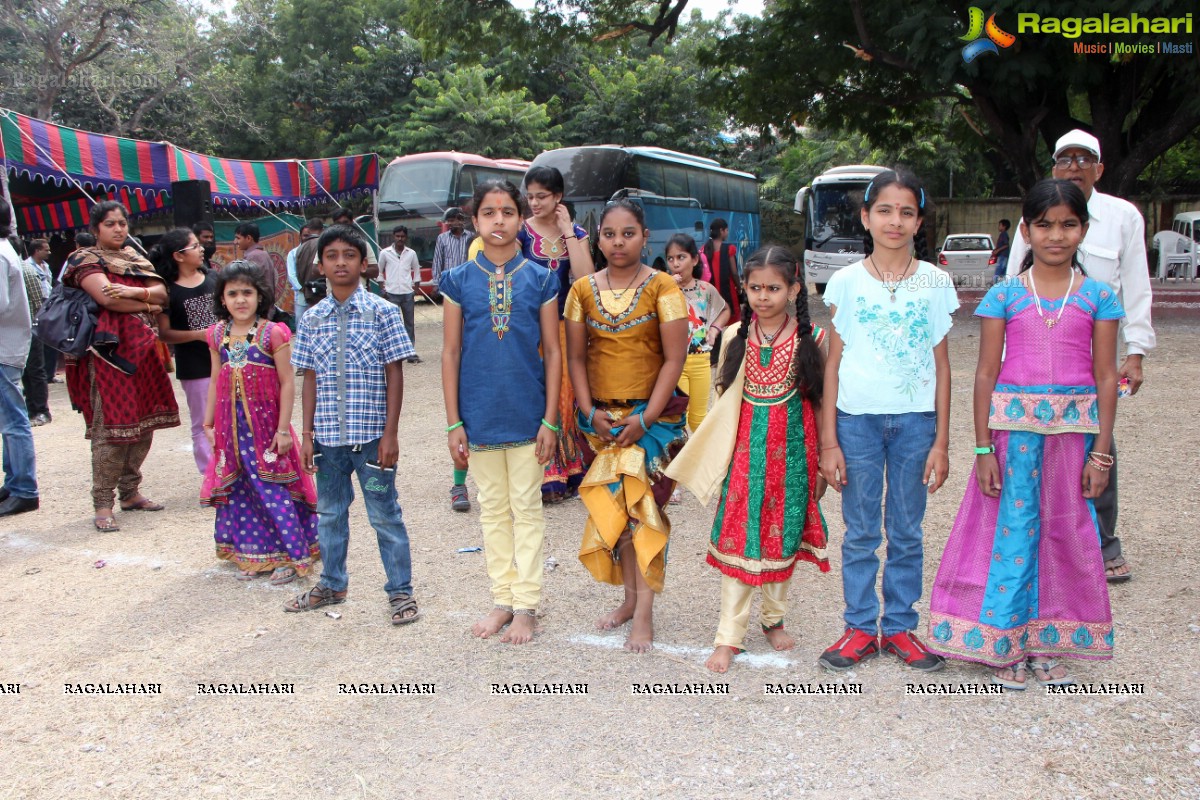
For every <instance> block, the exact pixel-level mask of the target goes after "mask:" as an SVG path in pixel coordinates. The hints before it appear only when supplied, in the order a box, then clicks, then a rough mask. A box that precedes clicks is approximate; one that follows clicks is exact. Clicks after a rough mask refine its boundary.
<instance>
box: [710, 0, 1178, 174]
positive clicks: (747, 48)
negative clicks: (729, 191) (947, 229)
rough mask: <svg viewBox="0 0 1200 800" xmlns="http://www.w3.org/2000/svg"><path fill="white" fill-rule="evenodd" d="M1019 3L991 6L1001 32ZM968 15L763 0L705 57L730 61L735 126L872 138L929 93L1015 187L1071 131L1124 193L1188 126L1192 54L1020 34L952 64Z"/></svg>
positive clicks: (941, 2)
mask: <svg viewBox="0 0 1200 800" xmlns="http://www.w3.org/2000/svg"><path fill="white" fill-rule="evenodd" d="M1026 7H1027V6H1026V5H1023V4H1021V3H1019V2H1017V0H1000V1H999V2H997V3H995V4H994V5H993V8H994V10H995V11H996V15H997V16H996V19H997V21H998V23H999V24H1000V26H1001V28H1004V29H1007V30H1010V31H1015V30H1017V26H1016V24H1015V22H1016V12H1018V11H1020V10H1024V9H1025V8H1026ZM1193 10H1194V7H1193V6H1192V5H1191V4H1190V3H1189V2H1184V1H1183V0H1159V1H1158V2H1131V3H1128V4H1126V5H1125V6H1122V9H1121V13H1123V14H1124V13H1131V12H1137V13H1140V14H1141V15H1142V16H1152V17H1155V16H1168V17H1170V16H1182V15H1183V14H1184V13H1187V12H1189V11H1193ZM1105 12H1109V13H1110V14H1111V13H1112V8H1111V4H1110V3H1107V2H1100V0H1064V2H1062V3H1059V4H1057V5H1056V6H1055V7H1054V14H1055V15H1058V16H1061V17H1099V16H1101V15H1102V14H1103V13H1105ZM968 24H969V23H968V19H967V14H966V11H965V9H964V8H963V4H960V3H956V2H949V0H917V1H916V2H912V3H908V4H906V5H905V6H904V16H897V13H896V6H894V5H890V4H886V3H870V4H868V3H864V2H862V0H777V2H775V3H773V4H772V5H770V6H769V7H768V9H767V12H766V13H765V14H764V16H763V18H762V19H759V20H754V19H749V18H742V19H741V20H740V22H739V29H738V32H737V33H736V34H734V35H732V36H730V37H727V38H725V39H724V40H722V42H721V43H720V44H719V45H718V46H717V47H714V48H712V49H711V50H710V51H708V52H707V54H706V56H705V63H707V64H709V65H713V66H716V65H722V66H724V67H726V68H729V69H730V72H729V76H730V83H729V85H728V89H727V92H728V93H727V99H728V101H729V103H730V104H731V107H735V108H736V109H737V114H738V117H739V119H741V120H742V122H743V123H745V124H749V125H757V126H766V125H777V126H780V127H782V128H783V129H785V130H794V129H795V126H797V125H799V124H815V125H817V126H819V127H822V128H829V129H839V128H845V129H848V130H855V131H860V132H863V133H866V134H867V135H868V136H869V137H870V139H871V141H872V142H885V141H887V138H886V136H887V135H893V136H900V137H901V139H903V137H905V136H908V135H911V134H915V133H916V131H912V132H911V134H906V133H905V132H904V131H903V130H900V131H897V129H896V127H895V125H894V124H893V123H894V120H895V118H896V117H897V114H895V113H894V111H895V110H897V109H903V112H902V116H903V118H905V119H910V120H911V119H913V118H915V117H919V116H922V115H928V114H930V113H932V112H933V109H934V106H933V105H932V103H933V101H935V100H937V99H943V100H945V101H947V102H949V103H951V104H953V106H954V107H955V109H956V110H957V111H958V113H959V114H961V115H962V117H963V119H964V121H965V122H966V123H967V124H968V125H969V126H970V127H971V128H972V129H973V130H974V131H975V135H976V137H977V141H980V142H981V143H982V144H984V146H985V147H986V148H988V149H991V150H993V151H994V152H995V153H996V154H998V157H999V158H1001V159H1003V161H1004V162H1006V163H1007V164H1008V165H1009V167H1010V168H1011V170H1012V172H1013V173H1014V174H1015V175H1016V177H1017V180H1018V181H1019V182H1020V184H1021V185H1022V186H1025V187H1028V186H1030V185H1031V184H1032V183H1033V182H1035V181H1036V180H1037V179H1039V178H1040V177H1042V176H1043V174H1044V173H1045V172H1046V165H1047V163H1048V161H1049V150H1050V149H1051V148H1052V147H1053V143H1054V142H1055V140H1056V139H1057V138H1058V136H1060V135H1061V134H1062V133H1064V132H1066V131H1067V130H1069V129H1071V128H1074V127H1090V128H1091V129H1092V130H1093V131H1095V133H1096V135H1097V136H1098V138H1099V139H1100V142H1101V148H1102V150H1103V151H1104V160H1105V164H1106V167H1105V172H1104V179H1103V181H1102V183H1101V186H1102V188H1105V189H1106V190H1107V191H1113V192H1115V193H1117V194H1127V193H1130V192H1131V191H1132V190H1133V187H1134V182H1135V181H1136V180H1137V178H1138V176H1139V175H1140V174H1141V173H1142V171H1143V170H1144V169H1145V168H1146V166H1147V165H1148V164H1150V162H1152V161H1153V160H1154V159H1155V158H1156V157H1158V156H1159V155H1161V154H1162V153H1164V152H1166V151H1167V150H1169V149H1170V148H1171V146H1173V145H1174V144H1176V143H1178V142H1180V141H1181V140H1183V139H1184V138H1186V137H1187V136H1188V134H1189V133H1191V132H1192V131H1194V130H1195V129H1196V128H1197V127H1198V126H1200V97H1197V95H1196V92H1195V90H1194V87H1195V86H1196V84H1197V79H1198V78H1200V62H1198V61H1197V60H1196V59H1195V58H1194V57H1176V58H1172V57H1168V56H1142V57H1130V58H1124V59H1121V58H1118V59H1110V58H1107V57H1104V56H1084V55H1075V54H1074V53H1073V49H1072V44H1071V40H1070V39H1067V38H1064V37H1061V36H1058V35H1055V34H1036V35H1035V34H1023V35H1021V36H1020V37H1018V40H1017V43H1016V45H1015V46H1014V47H1012V49H1011V50H1005V51H1002V52H1001V53H999V55H995V56H990V55H989V56H984V57H981V58H979V59H977V60H975V61H973V62H972V63H970V64H966V63H964V60H963V58H962V55H961V52H960V51H961V47H962V45H963V42H962V41H960V40H959V37H960V36H961V35H963V34H964V33H966V32H967V29H968ZM1118 38H1119V37H1118ZM1137 38H1139V37H1130V39H1129V41H1133V40H1135V39H1137ZM1140 38H1142V39H1148V38H1155V37H1149V36H1143V37H1140ZM1157 38H1161V37H1157ZM1187 38H1190V39H1192V40H1193V41H1194V40H1195V39H1196V37H1195V35H1191V36H1190V37H1187ZM784 53H786V54H787V57H786V59H781V57H780V54H784Z"/></svg>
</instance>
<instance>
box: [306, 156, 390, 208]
mask: <svg viewBox="0 0 1200 800" xmlns="http://www.w3.org/2000/svg"><path fill="white" fill-rule="evenodd" d="M300 165H301V180H302V181H303V182H304V185H305V192H304V194H305V198H306V200H307V202H309V203H320V202H322V201H324V200H328V199H329V198H330V197H331V196H332V197H333V198H335V199H338V200H340V199H342V198H344V197H353V196H354V195H357V194H369V193H370V192H372V191H374V190H375V189H378V188H379V156H377V155H375V154H374V153H368V154H366V155H362V156H342V157H341V158H321V159H316V160H305V161H301V162H300Z"/></svg>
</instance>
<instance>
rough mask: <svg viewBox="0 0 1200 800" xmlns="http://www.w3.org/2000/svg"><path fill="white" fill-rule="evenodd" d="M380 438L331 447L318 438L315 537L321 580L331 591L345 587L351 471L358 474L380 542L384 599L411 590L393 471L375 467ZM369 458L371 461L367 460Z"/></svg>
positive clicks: (409, 559)
mask: <svg viewBox="0 0 1200 800" xmlns="http://www.w3.org/2000/svg"><path fill="white" fill-rule="evenodd" d="M378 453H379V440H378V439H376V440H375V441H372V442H367V443H366V444H362V445H353V446H351V445H346V446H344V447H330V446H328V445H323V444H321V443H320V442H317V443H316V445H315V446H314V458H313V460H314V461H315V462H316V465H317V541H318V542H319V543H320V545H321V562H322V569H321V584H322V585H323V586H327V587H328V588H330V589H333V590H334V591H335V592H344V591H346V588H347V586H348V585H349V580H350V576H349V575H347V573H346V550H347V548H348V547H349V545H350V504H351V503H352V502H354V487H353V485H352V484H351V482H350V477H351V475H354V474H357V475H358V486H359V488H360V489H362V493H363V501H364V502H365V503H366V506H367V519H369V520H370V521H371V527H373V528H375V536H376V538H377V539H378V540H379V556H380V558H381V559H382V560H383V571H384V572H385V573H387V583H385V584H384V586H383V589H384V591H386V592H387V594H388V597H392V596H394V595H397V594H412V557H411V555H410V554H409V550H408V529H407V528H405V527H404V516H403V513H402V512H401V510H400V502H399V500H398V499H397V498H396V471H395V469H390V470H383V469H380V468H379V467H377V466H374V462H375V461H376V459H377V457H378ZM368 462H370V463H368Z"/></svg>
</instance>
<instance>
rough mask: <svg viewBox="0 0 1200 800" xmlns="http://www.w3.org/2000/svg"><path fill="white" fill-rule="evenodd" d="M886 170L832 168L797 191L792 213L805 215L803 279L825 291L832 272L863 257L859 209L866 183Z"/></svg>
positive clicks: (875, 168)
mask: <svg viewBox="0 0 1200 800" xmlns="http://www.w3.org/2000/svg"><path fill="white" fill-rule="evenodd" d="M885 171H886V168H885V167H873V166H869V165H864V164H854V165H851V166H846V167H832V168H830V169H827V170H825V171H824V172H822V173H821V174H820V175H818V176H817V177H816V178H814V179H813V182H812V185H811V186H805V187H804V188H803V189H801V190H800V191H798V192H796V205H795V207H794V209H793V210H794V211H795V212H796V213H797V214H803V215H804V276H805V279H806V280H809V281H811V282H813V283H815V284H816V285H817V291H819V292H824V291H825V284H827V283H829V279H830V278H831V277H832V276H833V273H835V272H837V271H838V270H839V269H841V268H842V267H844V266H846V265H848V264H853V263H854V262H855V261H859V260H861V259H862V257H863V237H864V236H865V235H866V231H865V230H864V229H863V226H862V219H861V217H860V214H859V212H860V210H861V209H862V203H863V192H865V191H866V188H867V184H868V183H870V182H871V180H872V179H873V178H874V177H875V176H876V175H878V174H879V173H881V172H885Z"/></svg>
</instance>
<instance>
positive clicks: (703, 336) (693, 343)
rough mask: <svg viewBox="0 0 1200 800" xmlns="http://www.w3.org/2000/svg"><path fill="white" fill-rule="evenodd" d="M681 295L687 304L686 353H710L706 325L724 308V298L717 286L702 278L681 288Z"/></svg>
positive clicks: (710, 346)
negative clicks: (687, 336)
mask: <svg viewBox="0 0 1200 800" xmlns="http://www.w3.org/2000/svg"><path fill="white" fill-rule="evenodd" d="M680 288H682V287H680ZM683 296H684V299H686V300H687V304H688V335H689V338H688V355H689V356H690V355H693V354H695V353H711V352H712V349H713V348H712V345H711V344H709V343H708V326H709V325H710V324H711V323H712V321H713V320H715V319H716V318H717V317H719V316H721V312H722V311H724V310H725V298H723V297H721V293H720V292H718V291H717V287H715V286H713V285H712V284H711V283H706V282H705V281H702V280H694V281H692V285H691V286H689V287H687V288H686V289H684V290H683Z"/></svg>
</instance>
